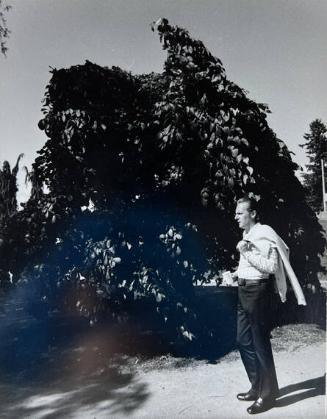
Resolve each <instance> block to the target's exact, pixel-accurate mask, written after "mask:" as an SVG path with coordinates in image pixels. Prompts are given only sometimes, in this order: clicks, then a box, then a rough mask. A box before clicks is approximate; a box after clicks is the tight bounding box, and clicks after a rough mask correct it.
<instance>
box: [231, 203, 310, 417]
mask: <svg viewBox="0 0 327 419" xmlns="http://www.w3.org/2000/svg"><path fill="white" fill-rule="evenodd" d="M235 219H236V221H237V222H238V224H239V227H240V228H241V229H243V230H244V232H243V240H241V241H240V242H239V243H238V244H237V250H238V251H239V252H240V260H239V266H238V269H237V271H236V272H235V273H234V274H233V276H234V277H238V285H239V287H238V300H239V301H238V311H237V343H238V346H239V350H240V354H241V358H242V361H243V364H244V367H245V370H246V372H247V375H248V378H249V380H250V383H251V388H250V390H249V391H248V392H246V393H239V394H238V395H237V398H238V399H239V400H244V401H254V403H253V404H252V405H251V406H250V407H248V409H247V411H248V413H249V414H256V413H261V412H264V411H266V410H268V409H270V408H271V407H272V406H273V405H274V403H275V399H276V397H277V396H278V391H279V390H278V382H277V377H276V370H275V364H274V359H273V354H272V349H271V343H270V328H269V316H270V312H269V295H270V293H271V292H273V279H272V277H271V275H272V274H275V276H276V285H277V288H278V290H279V294H280V297H281V299H282V301H285V300H286V278H285V270H286V272H287V275H288V277H289V278H290V280H291V284H292V286H293V288H294V291H295V293H296V296H297V298H298V303H299V304H306V303H305V299H304V296H303V293H302V290H301V287H300V285H299V283H298V281H297V279H296V277H295V274H294V271H293V270H292V268H291V266H290V265H289V262H288V248H287V246H286V244H285V243H284V242H283V241H282V239H281V238H280V237H279V236H278V235H277V233H276V232H275V231H274V230H273V229H272V228H271V227H269V226H267V225H262V224H260V223H259V222H258V218H257V210H256V201H254V200H252V199H250V198H248V197H244V198H241V199H239V200H238V201H237V207H236V212H235Z"/></svg>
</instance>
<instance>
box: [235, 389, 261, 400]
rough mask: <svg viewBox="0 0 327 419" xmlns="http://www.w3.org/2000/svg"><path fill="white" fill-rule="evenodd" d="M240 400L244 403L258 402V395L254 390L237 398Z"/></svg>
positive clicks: (240, 394)
mask: <svg viewBox="0 0 327 419" xmlns="http://www.w3.org/2000/svg"><path fill="white" fill-rule="evenodd" d="M236 397H237V398H238V400H242V401H244V402H252V401H254V400H257V398H258V393H256V392H255V391H253V390H249V391H248V392H247V393H239V394H238V395H237V396H236Z"/></svg>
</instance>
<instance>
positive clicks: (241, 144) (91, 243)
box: [8, 19, 324, 338]
mask: <svg viewBox="0 0 327 419" xmlns="http://www.w3.org/2000/svg"><path fill="white" fill-rule="evenodd" d="M153 30H154V31H157V32H158V34H159V37H160V40H161V42H162V45H163V48H164V49H165V50H166V51H167V60H166V62H165V66H164V71H163V73H162V74H145V75H140V76H133V75H131V74H130V73H127V72H125V71H123V70H121V69H119V68H117V67H113V68H111V69H108V68H105V67H100V66H98V65H96V64H93V63H90V62H86V63H85V64H84V65H78V66H73V67H71V68H69V69H61V70H53V71H52V78H51V80H50V82H49V84H48V86H47V88H46V93H45V98H44V107H43V113H44V118H43V119H42V120H41V121H40V123H39V127H40V128H41V129H42V130H44V131H45V133H46V135H47V137H48V139H47V142H46V143H45V145H44V147H43V148H42V149H41V150H40V151H39V156H38V157H37V158H36V160H35V162H34V164H33V171H32V178H33V182H34V189H33V190H34V193H33V196H32V197H31V199H30V200H29V201H28V202H27V203H26V205H25V208H24V210H23V211H22V212H20V213H19V214H17V217H16V219H15V223H14V224H13V225H12V226H11V229H9V230H8V231H10V234H11V237H14V240H15V243H17V244H19V245H17V251H16V253H15V251H13V252H12V258H13V260H14V259H15V258H16V259H15V260H16V263H15V266H16V267H20V268H17V278H23V279H24V280H28V279H30V280H31V281H32V282H33V283H36V282H37V283H39V284H40V285H42V286H43V289H46V291H47V292H48V293H55V294H60V291H59V290H64V291H63V292H64V294H65V295H66V296H67V295H68V296H69V301H70V302H73V304H74V305H75V306H77V307H78V309H79V310H80V311H81V312H83V313H84V314H86V315H88V316H90V317H92V318H96V317H97V316H98V315H99V312H100V311H101V310H102V309H103V308H104V307H109V308H110V310H111V312H112V313H119V316H122V315H123V313H126V312H129V313H130V312H131V311H133V310H134V313H135V310H138V312H144V310H143V311H142V309H140V307H143V308H144V307H147V311H146V312H147V313H151V315H147V316H146V318H147V319H149V318H151V317H156V316H158V318H160V319H162V321H164V322H166V324H167V325H170V326H171V327H172V329H174V328H176V327H177V330H178V331H179V333H180V334H181V335H183V336H185V337H188V338H192V332H191V330H192V329H191V324H192V319H194V316H193V311H192V295H193V287H192V283H193V282H194V281H196V280H197V279H200V280H204V279H210V278H212V277H213V276H215V275H217V274H219V271H221V270H222V269H225V268H232V267H233V266H235V265H236V264H237V254H236V251H235V243H236V242H237V241H238V240H239V235H240V232H239V231H238V228H237V226H236V224H235V222H234V208H235V203H236V200H237V198H238V197H240V196H241V195H243V194H245V193H247V194H249V195H252V196H253V197H254V198H255V199H256V200H257V201H258V202H259V203H260V204H261V205H260V206H261V214H262V221H263V222H268V223H269V224H271V225H272V226H273V227H274V228H275V229H276V230H277V231H278V232H279V233H280V234H281V235H282V236H283V237H284V238H285V240H286V241H287V242H288V243H289V245H290V247H291V249H292V258H293V259H292V260H293V262H294V266H295V268H296V271H297V273H298V275H299V277H300V280H301V281H302V283H307V282H315V281H317V278H316V274H317V272H318V271H319V270H320V261H319V257H318V254H319V252H322V251H323V248H324V240H323V238H322V235H321V233H320V228H319V225H318V222H317V219H316V217H315V215H314V213H313V211H312V210H311V209H310V208H309V207H308V206H307V204H306V202H305V197H304V189H303V187H302V185H301V184H300V182H299V181H298V179H297V178H296V176H295V174H294V170H295V169H296V168H297V165H296V164H294V163H293V162H292V159H291V155H290V153H289V151H288V150H287V147H286V146H285V144H284V143H283V142H282V141H281V140H279V139H278V138H277V137H276V135H275V134H274V132H273V131H272V130H271V129H270V128H269V126H268V124H267V121H266V116H267V112H268V108H267V106H265V105H262V104H257V103H255V102H254V101H252V100H251V99H250V98H249V97H248V96H247V95H246V93H245V92H244V91H243V90H242V89H241V88H240V87H238V86H237V85H236V84H235V83H233V82H231V81H230V80H228V78H227V77H226V74H225V70H224V68H223V66H222V63H221V61H220V60H219V59H218V58H215V57H214V56H213V55H212V54H211V53H210V52H209V51H208V50H207V49H206V48H205V46H204V45H203V43H202V42H201V41H198V40H194V39H192V38H191V37H190V35H189V34H188V32H187V31H186V30H184V29H181V28H179V27H173V26H171V25H169V23H168V21H167V20H166V19H161V20H159V21H158V22H156V24H154V25H153ZM44 184H45V185H46V186H47V188H48V190H49V193H47V194H45V193H43V192H42V185H44ZM306 243H310V246H307V245H306ZM15 255H16V256H15ZM18 255H19V256H18ZM42 292H43V291H42ZM136 307H137V309H136ZM193 308H194V307H193Z"/></svg>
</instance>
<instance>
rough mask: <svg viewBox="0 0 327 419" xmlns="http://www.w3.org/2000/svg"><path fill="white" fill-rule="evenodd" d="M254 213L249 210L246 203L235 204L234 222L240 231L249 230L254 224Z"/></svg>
mask: <svg viewBox="0 0 327 419" xmlns="http://www.w3.org/2000/svg"><path fill="white" fill-rule="evenodd" d="M255 216H256V212H255V211H252V210H250V208H249V203H248V202H241V203H239V204H237V207H236V210H235V220H236V221H237V222H238V225H239V227H240V228H241V229H242V230H249V229H250V227H252V226H253V225H254V224H255Z"/></svg>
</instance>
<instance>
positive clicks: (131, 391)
mask: <svg viewBox="0 0 327 419" xmlns="http://www.w3.org/2000/svg"><path fill="white" fill-rule="evenodd" d="M12 308H13V310H7V312H6V313H4V312H3V313H2V314H1V315H0V325H1V326H0V374H1V381H0V403H1V408H0V410H1V418H8V419H9V418H15V419H16V418H25V417H31V418H33V419H34V418H41V417H42V418H63V417H71V416H72V415H77V416H76V417H78V413H81V414H82V413H83V412H92V417H93V416H94V417H95V416H96V414H99V413H101V412H102V411H105V412H106V414H107V415H108V416H114V415H115V414H116V415H118V414H123V415H125V414H126V415H127V414H131V413H132V412H134V411H135V410H136V409H137V408H138V407H140V406H141V405H142V404H143V403H144V402H145V400H146V399H147V398H148V397H149V394H150V393H149V390H148V388H147V385H146V384H144V383H142V382H141V381H140V379H139V378H137V377H136V374H135V371H134V369H133V365H131V362H130V361H129V359H128V357H124V356H123V355H121V356H118V355H114V354H115V353H117V342H116V338H115V336H114V334H113V333H111V332H110V329H108V327H106V328H104V327H98V328H96V329H92V328H90V327H89V326H88V325H87V324H86V323H85V322H84V321H83V320H82V319H80V318H67V317H65V318H64V317H60V316H58V315H56V316H52V317H51V316H50V317H45V318H43V319H36V318H35V317H33V316H30V315H28V313H26V312H24V310H23V309H22V308H21V307H18V306H16V307H15V306H13V307H12Z"/></svg>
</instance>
